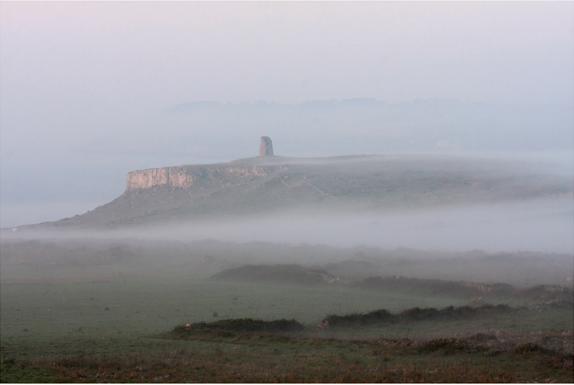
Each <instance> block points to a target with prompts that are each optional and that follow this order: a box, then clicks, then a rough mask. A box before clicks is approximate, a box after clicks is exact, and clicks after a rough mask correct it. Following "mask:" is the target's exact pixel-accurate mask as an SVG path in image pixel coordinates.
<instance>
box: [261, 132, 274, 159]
mask: <svg viewBox="0 0 574 385" xmlns="http://www.w3.org/2000/svg"><path fill="white" fill-rule="evenodd" d="M259 156H273V142H272V141H271V138H270V137H268V136H262V137H261V144H260V145H259Z"/></svg>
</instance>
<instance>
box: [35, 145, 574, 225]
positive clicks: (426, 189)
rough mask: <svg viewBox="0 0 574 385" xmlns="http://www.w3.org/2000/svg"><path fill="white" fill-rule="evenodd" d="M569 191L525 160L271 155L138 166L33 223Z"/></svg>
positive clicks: (130, 221)
mask: <svg viewBox="0 0 574 385" xmlns="http://www.w3.org/2000/svg"><path fill="white" fill-rule="evenodd" d="M553 195H556V196H559V195H572V185H571V181H570V180H569V178H561V177H557V176H552V175H548V174H545V173H542V172H534V171H533V169H531V168H530V167H529V165H528V164H525V163H521V162H517V161H516V162H510V161H501V160H484V159H482V160H479V159H471V158H462V157H446V156H422V155H402V156H400V155H387V156H378V155H372V156H346V157H332V158H285V157H276V156H267V157H255V158H247V159H240V160H236V161H232V162H228V163H219V164H206V165H185V166H179V167H165V168H157V169H148V170H139V171H133V172H130V173H129V174H128V175H127V181H126V191H125V192H124V194H123V195H121V196H120V197H118V198H117V199H115V200H113V201H112V202H110V203H107V204H105V205H103V206H100V207H98V208H96V209H94V210H92V211H89V212H87V213H85V214H83V215H77V216H75V217H73V218H66V219H62V220H60V221H57V222H50V223H42V224H39V225H32V226H26V227H29V228H54V227H59V228H62V227H73V228H118V227H126V226H127V227H131V226H138V225H144V224H149V223H154V224H155V223H165V222H174V221H187V220H191V219H201V218H207V217H209V218H217V217H230V216H242V215H250V214H257V213H265V212H274V211H282V210H293V209H294V208H298V209H301V210H315V209H316V210H334V211H344V212H361V211H366V210H368V211H373V210H383V211H384V210H402V209H416V208H428V207H442V206H448V205H456V204H469V203H472V204H474V203H492V202H502V201H513V200H524V199H530V198H536V197H543V196H553Z"/></svg>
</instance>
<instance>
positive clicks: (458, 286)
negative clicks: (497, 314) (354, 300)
mask: <svg viewBox="0 0 574 385" xmlns="http://www.w3.org/2000/svg"><path fill="white" fill-rule="evenodd" d="M355 287H359V288H363V289H372V290H385V291H401V292H407V293H409V292H410V293H418V294H426V295H447V296H452V297H458V298H467V299H471V298H473V299H474V300H477V299H480V300H482V299H487V298H500V297H505V298H508V297H514V298H520V299H523V300H525V301H528V302H541V301H559V302H560V303H563V302H569V303H572V300H573V290H572V288H571V287H565V286H558V285H537V286H533V287H528V288H517V287H514V286H511V285H509V284H506V283H493V284H485V283H476V282H464V281H462V282H460V281H459V282H455V281H444V280H440V279H419V278H406V277H403V276H391V277H380V276H379V277H369V278H367V279H365V280H364V281H361V282H359V283H356V284H355Z"/></svg>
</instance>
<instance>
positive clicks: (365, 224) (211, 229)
mask: <svg viewBox="0 0 574 385" xmlns="http://www.w3.org/2000/svg"><path fill="white" fill-rule="evenodd" d="M572 234H574V201H573V198H572V196H571V195H569V196H562V197H553V198H545V199H537V200H531V201H523V202H512V203H498V204H491V205H475V206H465V207H452V208H443V209H440V210H439V209H434V210H418V211H403V212H393V213H361V214H356V215H352V214H351V215H343V214H333V213H325V212H322V213H319V212H310V211H306V212H296V211H292V212H284V213H275V214H268V215H266V216H258V217H250V218H244V219H236V220H212V221H202V222H199V221H198V222H189V223H185V224H178V225H175V224H170V225H165V226H161V227H160V226H157V227H150V228H146V229H139V230H136V229H130V230H117V231H77V232H76V231H70V232H66V233H55V232H38V231H30V232H29V233H28V232H27V231H19V232H16V233H13V234H4V238H6V237H7V236H8V237H12V236H15V237H18V238H20V237H22V238H27V237H33V238H42V237H49V238H54V237H60V236H62V237H86V236H89V237H97V238H99V237H103V238H104V237H105V238H110V237H114V238H125V237H130V238H139V239H146V240H161V239H165V240H181V241H186V242H188V241H198V240H204V239H214V240H221V241H230V242H257V241H260V242H270V243H291V244H301V243H309V244H325V245H330V246H335V247H353V246H358V245H365V246H372V247H376V246H378V247H382V248H385V249H393V248H397V247H407V248H414V249H421V250H444V251H468V250H476V249H478V250H484V251H486V252H488V253H494V252H499V251H503V252H516V251H540V252H544V253H568V254H573V253H574V240H573V237H572Z"/></svg>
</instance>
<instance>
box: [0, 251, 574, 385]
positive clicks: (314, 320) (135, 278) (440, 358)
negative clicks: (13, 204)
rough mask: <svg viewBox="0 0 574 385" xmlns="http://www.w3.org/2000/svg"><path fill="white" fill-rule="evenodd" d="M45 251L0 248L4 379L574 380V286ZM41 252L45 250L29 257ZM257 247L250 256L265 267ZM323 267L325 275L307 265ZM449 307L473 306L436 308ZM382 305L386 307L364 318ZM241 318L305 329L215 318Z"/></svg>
mask: <svg viewBox="0 0 574 385" xmlns="http://www.w3.org/2000/svg"><path fill="white" fill-rule="evenodd" d="M52 246H53V249H52V251H50V250H51V249H50V247H48V246H47V245H46V244H45V243H44V244H42V243H41V244H38V245H35V244H32V245H30V244H25V245H20V244H19V245H18V248H14V247H12V245H11V247H12V248H11V247H3V249H2V281H1V287H0V289H1V290H0V301H1V302H0V304H1V314H0V317H1V318H0V321H1V324H0V328H1V329H0V333H1V359H2V366H1V375H2V382H62V381H64V382H346V381H349V382H363V381H366V382H375V381H390V382H401V381H424V382H435V381H448V382H522V381H538V382H542V381H559V382H572V381H573V380H574V379H573V378H572V349H573V348H572V324H573V322H574V320H573V312H572V306H571V302H572V301H571V294H569V293H571V289H566V291H564V290H562V289H560V290H562V291H560V290H558V289H557V288H560V286H556V285H554V286H548V288H550V289H544V290H543V291H542V292H541V293H542V294H540V293H538V292H536V295H533V294H532V293H531V292H528V293H529V294H528V296H524V295H521V296H517V295H515V296H514V297H513V296H511V295H510V294H508V295H506V297H505V296H499V297H496V296H495V297H492V296H491V297H488V293H487V294H485V296H484V298H470V297H468V295H463V294H464V293H460V292H458V293H457V292H452V291H448V290H447V291H445V290H442V289H441V288H443V287H450V286H449V285H446V286H445V284H444V282H446V281H437V282H439V283H441V282H443V283H442V284H441V285H442V286H441V285H438V284H436V282H435V281H428V280H426V281H425V280H419V281H416V280H415V281H413V280H409V279H398V278H397V282H401V284H400V285H399V284H397V285H395V286H394V289H393V287H392V286H391V288H389V286H388V282H387V281H385V280H382V281H381V280H379V281H377V282H379V283H380V282H382V283H383V284H384V285H386V286H384V287H382V288H381V287H379V286H376V285H375V286H372V285H371V286H368V287H366V286H365V285H362V284H361V282H372V280H371V281H368V280H367V281H361V280H362V278H361V277H358V276H357V274H358V273H357V271H356V270H353V271H352V274H351V273H349V274H347V275H346V276H345V275H344V274H339V276H340V277H341V278H340V279H339V278H333V277H334V276H331V275H328V277H327V278H328V281H327V283H324V284H313V283H312V282H311V281H309V282H306V283H305V282H303V283H301V284H294V283H287V281H285V282H276V279H274V280H275V281H274V280H271V281H266V280H265V279H263V278H261V279H259V281H257V282H253V281H252V280H251V281H250V280H249V279H243V280H241V279H239V280H237V279H236V280H233V279H226V280H221V279H219V280H217V279H212V278H210V277H212V276H213V275H214V274H216V273H219V272H226V271H227V272H229V271H233V267H234V266H243V263H245V262H246V261H245V258H248V257H246V256H245V254H244V251H243V250H241V251H240V252H239V255H235V254H233V253H232V252H231V251H230V250H232V246H233V245H225V247H226V249H225V250H227V251H228V254H227V255H226V254H224V253H223V252H221V250H217V249H216V250H214V249H213V248H212V249H211V251H209V250H208V251H206V250H202V251H201V252H198V253H197V254H191V256H190V253H189V250H188V249H185V248H183V249H182V248H181V247H180V246H181V245H176V246H177V247H175V246H173V245H172V246H169V245H168V246H169V247H168V246H166V245H163V246H162V247H163V250H164V252H163V253H161V254H159V253H158V252H157V250H153V252H152V251H150V249H149V248H142V249H137V248H135V247H130V246H126V245H117V244H114V245H111V246H110V245H107V244H106V245H105V247H102V246H101V245H100V246H93V245H90V244H87V245H84V246H83V249H82V247H80V248H75V249H73V250H76V251H75V252H74V253H67V252H66V250H65V249H62V248H58V247H59V245H58V244H55V245H54V244H53V245H52ZM76 246H77V245H76ZM76 246H74V247H76ZM34 250H36V251H34ZM37 250H42V252H43V253H44V254H43V255H36V257H37V258H36V259H30V256H32V255H34V253H35V252H37ZM78 250H79V251H78ZM82 250H83V251H82ZM280 251H281V250H280ZM283 251H284V250H283ZM55 255H57V256H64V257H66V258H67V260H66V261H65V262H63V261H62V260H61V259H60V260H59V259H57V258H56V259H54V258H52V257H53V256H55ZM78 255H80V256H83V257H82V258H80V259H78V258H76V259H73V258H72V257H71V256H78ZM317 255H318V254H317ZM93 256H97V258H96V259H94V258H92V257H93ZM253 256H255V257H253ZM256 256H257V253H256V252H254V253H253V254H251V258H252V259H251V260H247V262H251V263H253V262H256V263H257V262H259V261H258V260H257V258H256ZM16 257H18V258H16ZM42 258H44V259H42ZM242 258H244V259H242ZM315 259H316V260H317V259H320V255H318V257H317V258H315ZM289 262H300V261H297V260H296V259H293V260H292V261H289ZM343 262H344V261H343ZM503 262H504V263H506V264H508V261H503ZM489 263H491V262H489ZM405 264H406V265H408V264H409V263H408V260H405V261H403V263H402V265H405ZM343 265H345V264H343ZM343 265H341V264H338V265H337V266H336V267H334V268H333V269H332V271H335V270H336V271H337V272H339V273H340V269H341V266H343ZM398 265H401V264H398ZM289 266H291V265H289ZM559 268H560V266H559ZM230 269H231V270H230ZM403 269H404V267H403ZM416 269H417V266H414V267H413V268H412V270H413V272H414V271H415V270H416ZM242 271H243V270H242ZM317 271H319V272H323V270H317V268H314V270H313V269H312V270H309V271H305V270H303V273H305V277H309V276H312V274H309V273H310V272H311V273H312V272H317ZM258 274H259V273H258ZM321 274H323V275H325V274H327V273H321ZM353 274H354V275H355V281H353V279H351V278H349V277H350V276H351V275H353ZM540 274H541V275H544V274H546V276H552V274H554V273H552V271H550V270H548V269H547V270H546V271H541V273H540ZM228 275H229V274H228ZM412 275H416V274H415V273H413V274H412ZM244 278H245V277H244ZM292 278H293V277H292ZM294 278H297V277H294ZM335 279H337V280H335ZM300 281H301V280H300V279H299V281H297V282H300ZM329 281H331V283H328V282H329ZM390 282H391V283H393V281H390ZM412 282H415V283H421V282H422V283H423V284H424V285H427V286H421V287H423V289H424V290H419V289H420V288H419V289H417V287H416V285H414V286H413V284H412ZM429 282H430V283H429ZM407 284H408V285H407ZM429 284H433V285H435V286H433V288H434V289H432V290H429V289H428V285H429ZM488 287H490V286H488ZM489 290H490V289H489ZM553 290H554V291H553ZM556 290H558V291H556ZM512 293H514V292H512ZM557 293H558V294H560V296H561V297H560V298H559V299H557V298H558V297H557V296H558V294H557ZM564 294H566V297H564ZM564 298H566V299H567V298H570V301H569V302H568V300H565V299H564ZM489 304H493V305H497V304H508V306H506V307H495V308H492V307H489V306H491V305H489ZM451 306H452V307H453V309H459V308H460V309H479V310H472V311H470V312H469V310H465V311H464V312H462V313H461V312H457V311H454V312H453V311H446V313H449V314H450V315H449V316H440V314H443V313H444V312H443V313H440V312H441V311H442V310H440V309H447V308H449V307H451ZM413 308H419V309H422V310H424V309H431V308H434V309H439V310H437V311H434V312H433V311H430V313H429V311H427V310H424V311H422V312H421V311H414V312H413V311H412V309H413ZM381 309H385V310H386V311H388V314H391V315H392V316H385V317H386V318H384V317H383V318H381V319H379V318H380V317H379V318H376V317H375V318H376V319H374V321H373V318H372V317H371V318H369V316H366V315H367V314H369V313H371V312H373V311H376V310H381ZM409 309H411V310H409ZM480 309H483V310H480ZM489 309H490V310H489ZM492 309H498V310H496V311H494V310H492ZM446 313H445V314H446ZM451 313H452V314H451ZM459 313H460V314H459ZM463 313H464V314H463ZM350 314H355V316H352V317H351V318H348V317H347V318H344V316H345V315H350ZM376 314H387V313H385V312H379V313H376ZM401 314H403V315H402V316H401ZM405 314H408V316H406V315H405ZM429 314H430V316H429ZM433 314H434V316H433ZM336 316H339V317H343V318H337V317H336ZM365 317H366V318H365ZM389 317H390V318H389ZM245 319H253V320H261V321H262V322H268V323H269V322H273V321H274V320H281V319H286V320H295V321H294V322H296V323H297V324H298V325H300V327H299V328H298V329H297V330H271V331H270V330H266V329H264V330H257V329H253V328H251V327H248V328H242V327H239V328H236V327H231V328H229V327H228V326H226V325H229V324H226V323H225V322H228V323H229V322H232V320H245ZM336 319H346V320H351V321H349V322H346V321H345V322H342V323H341V322H339V323H337V321H334V320H336ZM364 319H368V320H371V321H373V322H371V321H368V322H363V320H364ZM326 320H330V324H329V323H327V324H325V321H326ZM222 322H223V324H222ZM240 323H241V322H240ZM186 325H188V326H187V328H186ZM193 325H195V326H193ZM197 325H200V326H197ZM201 325H203V326H201ZM205 325H223V326H221V327H220V326H217V327H215V328H213V327H210V326H208V327H206V326H205ZM182 327H183V328H184V329H181V328H182ZM178 328H179V329H178ZM178 330H179V332H177V331H178ZM181 330H183V331H184V333H181Z"/></svg>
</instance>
